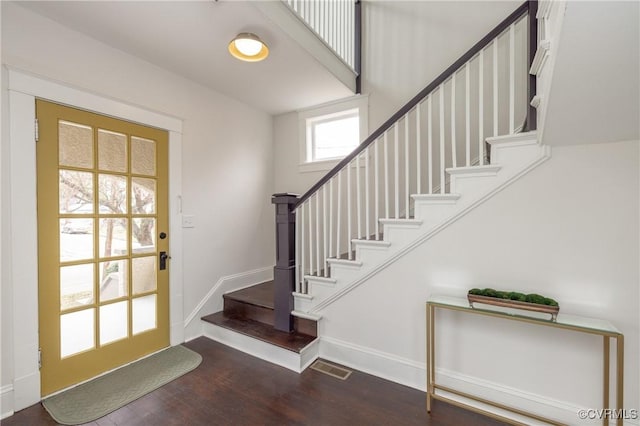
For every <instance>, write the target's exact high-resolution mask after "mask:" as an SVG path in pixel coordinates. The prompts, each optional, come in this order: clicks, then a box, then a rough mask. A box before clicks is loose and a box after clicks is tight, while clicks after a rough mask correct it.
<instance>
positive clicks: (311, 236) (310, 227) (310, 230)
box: [309, 196, 314, 275]
mask: <svg viewBox="0 0 640 426" xmlns="http://www.w3.org/2000/svg"><path fill="white" fill-rule="evenodd" d="M312 201H313V196H311V197H309V275H313V263H314V262H313V260H314V259H313V221H312V218H311V216H312V213H311V210H313V209H312V208H311V203H312Z"/></svg>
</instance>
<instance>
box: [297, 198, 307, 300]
mask: <svg viewBox="0 0 640 426" xmlns="http://www.w3.org/2000/svg"><path fill="white" fill-rule="evenodd" d="M296 216H297V219H296V234H297V237H296V243H297V244H298V246H297V247H298V248H296V253H297V254H298V258H297V259H296V267H297V268H298V273H297V275H296V277H297V279H296V292H298V293H302V292H303V285H304V266H305V265H304V263H305V262H304V255H305V252H304V203H303V204H302V205H301V206H300V207H298V211H297V212H296Z"/></svg>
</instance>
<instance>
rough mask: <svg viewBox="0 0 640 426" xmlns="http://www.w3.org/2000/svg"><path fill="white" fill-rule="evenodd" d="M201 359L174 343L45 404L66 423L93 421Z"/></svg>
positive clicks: (184, 370)
mask: <svg viewBox="0 0 640 426" xmlns="http://www.w3.org/2000/svg"><path fill="white" fill-rule="evenodd" d="M200 362H202V357H201V356H200V354H197V353H195V352H193V351H192V350H190V349H187V348H185V347H184V346H174V347H172V348H169V349H165V350H163V351H162V352H159V353H157V354H155V355H152V356H150V357H148V358H145V359H142V360H140V361H136V362H134V363H133V364H130V365H127V366H125V367H122V368H120V369H118V370H116V371H112V372H111V373H108V374H105V375H104V376H101V377H98V378H97V379H94V380H91V381H90V382H87V383H83V384H81V385H79V386H76V387H75V388H72V389H69V390H67V391H64V392H62V393H59V394H57V395H54V396H52V397H49V398H47V399H45V400H44V401H42V405H44V408H45V409H46V410H47V411H48V412H49V414H51V417H53V419H54V420H55V421H57V422H58V423H61V424H63V425H78V424H82V423H88V422H92V421H94V420H96V419H99V418H100V417H102V416H106V415H107V414H109V413H111V412H112V411H115V410H117V409H118V408H120V407H123V406H125V405H127V404H128V403H130V402H131V401H134V400H136V399H138V398H140V397H142V396H144V395H146V394H148V393H149V392H151V391H153V390H155V389H158V388H159V387H160V386H162V385H165V384H167V383H169V382H170V381H172V380H174V379H177V378H178V377H180V376H182V375H183V374H186V373H188V372H189V371H191V370H193V369H194V368H196V367H197V366H198V365H200Z"/></svg>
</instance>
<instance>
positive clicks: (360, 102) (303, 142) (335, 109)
mask: <svg viewBox="0 0 640 426" xmlns="http://www.w3.org/2000/svg"><path fill="white" fill-rule="evenodd" d="M368 106H369V96H368V95H356V96H351V97H349V98H346V99H341V100H338V101H334V102H330V103H326V104H322V105H319V106H315V107H312V108H307V109H304V110H300V111H298V151H299V163H298V171H299V172H300V173H306V172H318V171H328V170H331V169H332V168H333V167H335V166H336V164H338V163H339V162H340V161H341V160H342V159H343V158H344V157H345V156H343V157H336V158H328V159H322V160H317V161H309V160H308V158H310V157H311V155H310V153H311V150H312V149H313V145H312V143H313V141H309V140H308V136H309V130H308V126H307V123H308V122H309V121H314V119H316V120H317V122H325V121H327V119H328V117H327V116H331V115H334V116H335V117H341V116H343V113H346V112H348V111H351V110H357V114H358V116H359V118H360V129H359V130H360V142H359V143H362V141H363V140H365V139H366V136H367V135H368V134H369V123H368Z"/></svg>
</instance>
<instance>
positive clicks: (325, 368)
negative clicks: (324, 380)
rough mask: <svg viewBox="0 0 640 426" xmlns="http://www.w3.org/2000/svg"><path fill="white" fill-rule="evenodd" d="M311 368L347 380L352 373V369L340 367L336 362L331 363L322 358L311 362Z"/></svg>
mask: <svg viewBox="0 0 640 426" xmlns="http://www.w3.org/2000/svg"><path fill="white" fill-rule="evenodd" d="M311 368H312V369H313V370H316V371H319V372H321V373H324V374H328V375H329V376H331V377H335V378H336V379H340V380H347V379H348V378H349V376H350V375H351V373H352V372H351V370H347V369H346V368H344V367H338V366H337V365H334V364H329V363H328V362H326V361H322V360H317V361H316V362H314V363H313V364H311Z"/></svg>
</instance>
